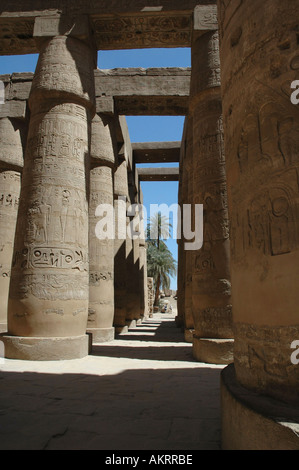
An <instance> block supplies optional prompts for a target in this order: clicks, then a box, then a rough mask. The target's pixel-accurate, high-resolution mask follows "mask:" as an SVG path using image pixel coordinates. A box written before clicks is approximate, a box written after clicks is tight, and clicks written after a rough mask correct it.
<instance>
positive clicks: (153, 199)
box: [0, 48, 191, 289]
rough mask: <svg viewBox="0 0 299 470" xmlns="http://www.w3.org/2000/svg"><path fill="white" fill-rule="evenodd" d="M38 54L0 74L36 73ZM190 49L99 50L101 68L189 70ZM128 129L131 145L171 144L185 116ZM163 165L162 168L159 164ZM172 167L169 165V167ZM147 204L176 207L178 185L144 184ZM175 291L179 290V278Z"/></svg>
mask: <svg viewBox="0 0 299 470" xmlns="http://www.w3.org/2000/svg"><path fill="white" fill-rule="evenodd" d="M36 62H37V55H25V56H5V57H1V58H0V74H6V73H8V74H11V73H13V72H34V70H35V67H36ZM190 66H191V53H190V49H187V48H182V49H140V50H123V51H100V52H99V53H98V67H99V68H102V69H109V68H118V67H144V68H148V67H190ZM127 122H128V127H129V131H130V138H131V141H132V142H168V141H178V140H181V138H182V133H183V126H184V117H183V116H177V117H170V116H169V117H168V116H154V117H153V116H128V117H127ZM157 166H161V165H157ZM168 166H170V165H168ZM142 192H143V195H144V205H145V206H146V208H147V211H148V213H150V204H167V205H169V206H170V205H172V204H177V198H178V183H174V182H164V183H163V182H161V183H154V182H153V183H145V182H144V183H142ZM167 245H168V247H169V249H170V250H171V252H172V254H173V256H174V258H175V259H176V260H177V242H176V240H172V239H170V240H168V242H167ZM171 288H172V289H176V288H177V280H176V278H175V279H173V280H172V284H171Z"/></svg>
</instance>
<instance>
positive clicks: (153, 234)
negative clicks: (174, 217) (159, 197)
mask: <svg viewBox="0 0 299 470" xmlns="http://www.w3.org/2000/svg"><path fill="white" fill-rule="evenodd" d="M170 228H172V225H171V224H170V223H169V219H167V217H166V216H165V215H162V214H161V212H157V213H156V214H155V215H153V216H152V217H151V218H150V221H149V224H148V226H147V239H148V242H149V243H151V244H153V245H156V246H157V247H158V249H159V247H160V243H161V239H164V240H167V239H168V238H169V236H170Z"/></svg>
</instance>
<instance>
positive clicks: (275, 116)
mask: <svg viewBox="0 0 299 470" xmlns="http://www.w3.org/2000/svg"><path fill="white" fill-rule="evenodd" d="M218 7H219V19H220V28H221V44H222V45H221V62H222V95H223V115H224V131H225V153H226V161H227V178H228V188H229V192H228V196H229V209H230V219H231V220H230V223H231V241H232V247H231V252H232V260H231V263H232V286H233V293H232V294H233V310H234V322H235V331H236V342H235V368H236V374H237V379H238V380H239V381H240V382H241V384H242V385H244V386H246V387H248V388H250V389H253V390H255V391H258V392H259V393H263V394H269V395H272V396H275V397H277V398H279V399H281V398H282V399H284V400H295V401H298V400H299V394H298V389H299V388H298V385H299V379H298V377H299V375H298V366H296V365H293V364H292V363H291V359H290V356H291V353H292V350H291V349H290V348H291V344H292V342H293V341H295V340H297V339H298V337H299V320H298V303H299V298H298V279H299V224H298V221H299V196H298V194H299V187H298V165H299V132H298V118H299V108H298V106H295V105H293V104H292V103H291V100H290V96H291V93H292V90H291V83H292V81H293V80H296V79H298V78H299V52H298V15H299V5H298V2H288V3H285V2H284V3H282V2H279V1H278V0H274V1H273V0H266V1H264V2H259V1H258V0H257V1H252V2H245V1H242V0H238V1H227V0H226V1H219V2H218ZM244 18H247V19H248V21H244Z"/></svg>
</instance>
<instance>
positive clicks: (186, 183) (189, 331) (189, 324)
mask: <svg viewBox="0 0 299 470" xmlns="http://www.w3.org/2000/svg"><path fill="white" fill-rule="evenodd" d="M185 145H186V151H185V155H184V160H183V168H184V170H183V205H192V203H193V194H194V190H193V174H194V172H193V118H192V116H188V120H187V125H186V144H185ZM182 214H183V206H182ZM182 232H183V230H182ZM186 242H187V240H185V238H183V247H182V249H183V252H184V254H183V256H184V286H185V293H184V337H185V341H186V342H187V343H192V342H193V334H194V318H193V312H192V310H193V305H192V274H193V273H192V267H193V258H194V252H193V251H187V250H185V243H186ZM188 243H189V242H188Z"/></svg>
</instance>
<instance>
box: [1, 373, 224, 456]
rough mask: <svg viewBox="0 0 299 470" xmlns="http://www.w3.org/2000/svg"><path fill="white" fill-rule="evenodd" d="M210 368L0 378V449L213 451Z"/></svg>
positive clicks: (216, 410)
mask: <svg viewBox="0 0 299 470" xmlns="http://www.w3.org/2000/svg"><path fill="white" fill-rule="evenodd" d="M219 376H220V370H217V369H165V370H153V369H146V370H142V369H140V370H139V369H137V370H127V371H124V372H122V373H120V374H116V375H105V376H98V375H89V374H61V375H58V374H45V373H31V372H23V373H15V372H3V371H2V372H1V373H0V390H1V391H0V449H1V450H22V449H26V450H39V449H43V450H59V449H62V450H162V449H164V450H165V449H166V450H184V449H185V450H193V449H196V450H200V449H203V450H210V449H211V450H218V449H219V448H220V443H219V441H220V398H219Z"/></svg>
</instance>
